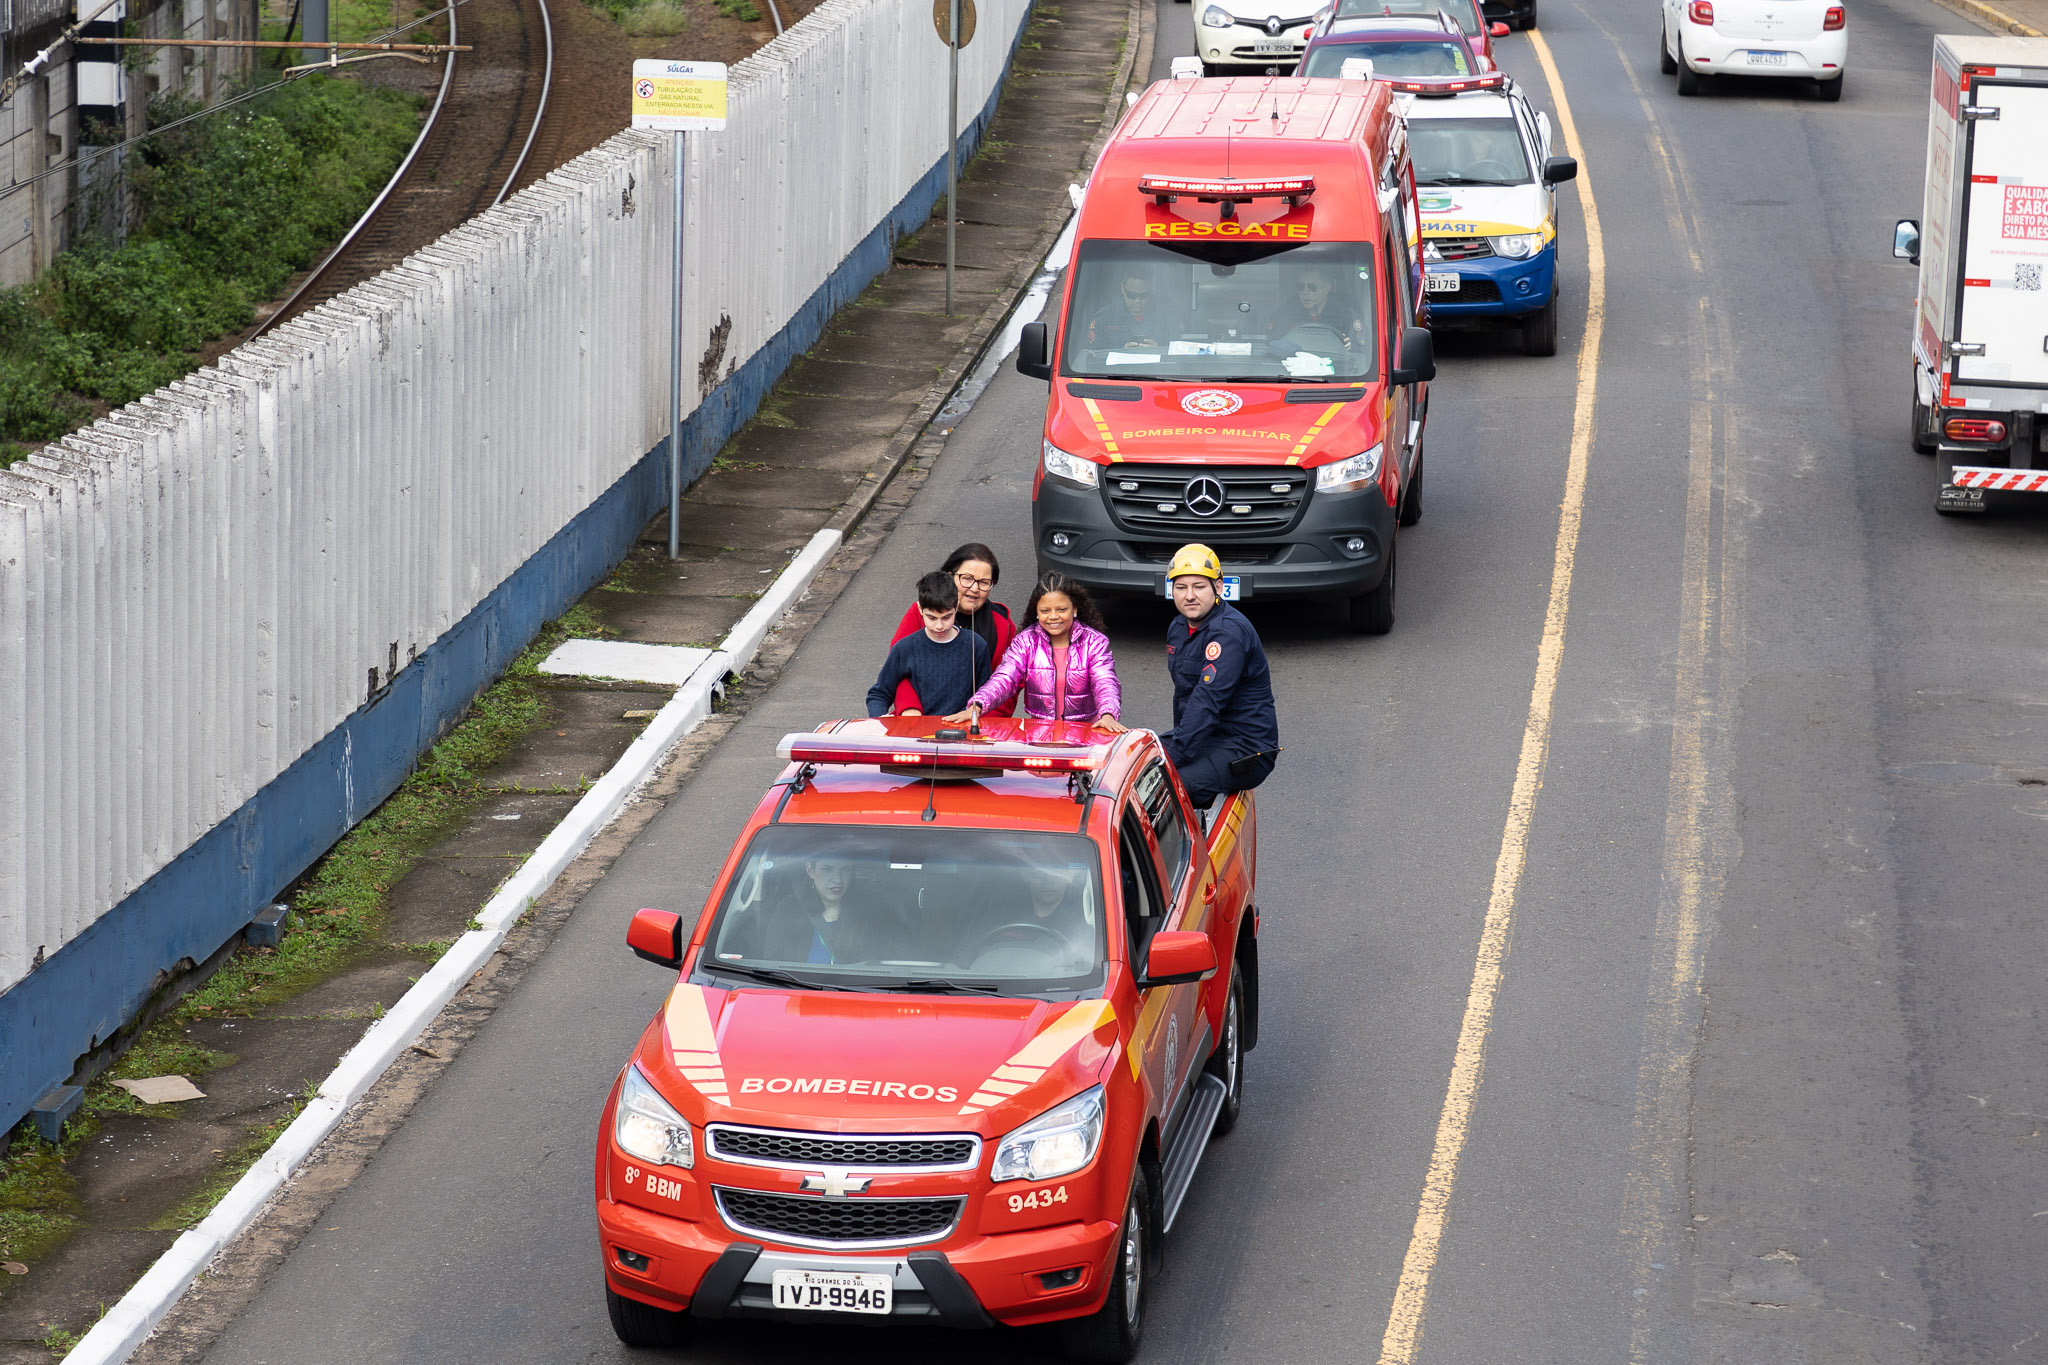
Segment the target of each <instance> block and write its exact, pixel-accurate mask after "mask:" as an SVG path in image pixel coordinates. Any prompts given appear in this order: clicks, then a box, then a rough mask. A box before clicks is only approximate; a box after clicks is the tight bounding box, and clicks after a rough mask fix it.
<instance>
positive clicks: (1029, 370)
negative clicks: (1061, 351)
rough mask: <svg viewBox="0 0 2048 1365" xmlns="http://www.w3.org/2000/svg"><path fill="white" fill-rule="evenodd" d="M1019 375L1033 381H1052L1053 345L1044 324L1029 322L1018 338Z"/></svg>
mask: <svg viewBox="0 0 2048 1365" xmlns="http://www.w3.org/2000/svg"><path fill="white" fill-rule="evenodd" d="M1017 373H1018V374H1021V375H1025V376H1028V377H1029V378H1032V379H1043V380H1046V381H1048V382H1050V381H1051V379H1052V343H1051V341H1050V340H1049V339H1048V338H1047V336H1046V334H1045V324H1044V323H1042V322H1027V323H1025V324H1024V330H1023V332H1022V333H1021V334H1020V335H1019V336H1018V338H1017Z"/></svg>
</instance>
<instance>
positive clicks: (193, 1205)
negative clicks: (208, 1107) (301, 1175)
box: [149, 1081, 320, 1232]
mask: <svg viewBox="0 0 2048 1365" xmlns="http://www.w3.org/2000/svg"><path fill="white" fill-rule="evenodd" d="M319 1090H320V1083H319V1082H318V1081H308V1082H307V1083H306V1088H305V1089H304V1090H303V1091H301V1092H300V1093H299V1094H298V1095H297V1096H296V1097H295V1098H293V1100H292V1102H291V1103H290V1104H288V1105H286V1106H285V1111H284V1113H282V1114H280V1115H279V1116H278V1117H277V1118H275V1119H273V1120H271V1121H270V1122H269V1123H266V1124H264V1125H263V1126H262V1127H261V1128H256V1129H252V1130H251V1131H250V1133H249V1135H248V1136H247V1137H245V1138H243V1139H242V1141H241V1142H240V1143H239V1144H237V1145H236V1146H235V1147H234V1149H233V1150H232V1151H228V1152H223V1153H222V1154H221V1158H220V1165H219V1167H218V1168H216V1169H215V1170H214V1171H213V1172H212V1173H211V1174H209V1175H208V1176H207V1177H206V1180H205V1182H204V1183H203V1184H201V1185H200V1186H199V1188H197V1189H195V1190H193V1191H192V1193H190V1194H188V1195H186V1196H185V1197H184V1198H183V1199H180V1200H179V1201H178V1202H177V1203H176V1204H175V1205H173V1206H172V1207H171V1208H170V1209H168V1210H167V1211H165V1212H164V1213H163V1214H161V1215H159V1216H158V1217H157V1218H156V1219H155V1220H154V1221H152V1222H151V1223H150V1225H149V1227H150V1230H151V1231H152V1232H183V1231H184V1230H185V1229H186V1228H189V1227H192V1226H193V1225H195V1224H196V1223H198V1222H199V1220H200V1219H202V1218H204V1217H206V1215H207V1214H209V1213H212V1212H213V1209H214V1206H215V1205H216V1204H218V1203H220V1201H221V1199H222V1198H223V1197H224V1196H225V1195H226V1194H227V1192H228V1191H229V1190H231V1189H233V1188H234V1187H235V1182H236V1181H237V1180H240V1179H241V1178H242V1176H243V1174H244V1173H245V1172H246V1171H248V1169H249V1168H250V1167H251V1166H253V1165H255V1164H256V1158H257V1157H260V1156H262V1155H263V1153H264V1152H265V1151H267V1150H268V1149H269V1147H270V1144H271V1143H273V1142H275V1141H277V1139H278V1137H279V1135H280V1134H282V1133H283V1132H284V1130H285V1129H287V1128H289V1127H291V1125H292V1120H293V1119H296V1118H297V1117H298V1116H299V1114H300V1113H301V1112H303V1111H304V1109H305V1107H306V1101H308V1100H310V1099H312V1098H313V1096H314V1095H316V1094H318V1093H319Z"/></svg>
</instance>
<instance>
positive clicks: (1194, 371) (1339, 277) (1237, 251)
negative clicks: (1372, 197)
mask: <svg viewBox="0 0 2048 1365" xmlns="http://www.w3.org/2000/svg"><path fill="white" fill-rule="evenodd" d="M1374 288H1375V286H1374V265H1373V252H1372V247H1371V246H1370V245H1368V244H1366V243H1363V242H1302V243H1299V244H1296V245H1274V244H1266V243H1261V244H1259V245H1252V244H1250V243H1238V242H1227V241H1225V242H1219V241H1215V240H1213V239H1211V240H1204V241H1199V242H1196V241H1186V242H1178V241H1177V242H1174V243H1172V244H1171V245H1169V244H1168V243H1165V242H1156V241H1136V242H1134V241H1103V240H1098V241H1092V242H1083V243H1082V244H1081V249H1080V251H1079V253H1078V261H1077V268H1076V273H1075V276H1074V290H1073V294H1072V296H1071V297H1070V299H1069V301H1068V305H1067V324H1066V336H1065V341H1064V344H1063V347H1062V350H1061V361H1062V367H1063V368H1062V372H1063V373H1065V374H1067V375H1070V376H1073V377H1077V378H1096V379H1106V378H1118V379H1163V380H1194V381H1196V382H1202V383H1214V382H1222V381H1231V380H1235V381H1238V382H1248V383H1256V382H1259V381H1262V380H1263V381H1268V382H1279V383H1288V384H1302V383H1310V384H1313V383H1316V382H1318V381H1323V382H1327V383H1356V382H1357V381H1359V380H1361V379H1370V378H1372V377H1373V376H1374V375H1375V374H1376V373H1377V365H1376V359H1375V358H1376V355H1377V352H1378V343H1377V330H1376V328H1375V327H1374V325H1373V299H1374V297H1375V295H1374Z"/></svg>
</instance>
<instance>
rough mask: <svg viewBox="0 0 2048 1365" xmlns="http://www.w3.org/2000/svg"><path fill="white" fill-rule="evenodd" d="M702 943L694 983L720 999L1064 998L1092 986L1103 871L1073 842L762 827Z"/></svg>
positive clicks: (1080, 842) (1097, 965) (1098, 980)
mask: <svg viewBox="0 0 2048 1365" xmlns="http://www.w3.org/2000/svg"><path fill="white" fill-rule="evenodd" d="M945 799H946V788H945V787H943V786H941V787H940V788H938V791H937V800H938V802H939V803H940V804H941V805H943V804H944V802H945ZM704 942H705V947H704V951H703V952H702V954H700V955H699V957H698V960H697V965H696V972H695V976H694V979H696V980H699V981H701V982H704V983H706V984H712V985H719V986H725V987H728V988H731V987H735V986H741V987H744V986H748V985H759V984H765V985H772V986H783V987H798V988H812V989H822V990H863V991H875V990H881V991H906V992H913V993H939V994H949V993H958V994H973V995H998V996H1040V997H1047V996H1049V997H1055V998H1075V997H1078V996H1084V995H1088V994H1091V993H1093V992H1094V991H1095V990H1096V989H1098V988H1099V987H1100V986H1101V984H1102V980H1103V952H1104V937H1103V909H1102V873H1101V861H1100V859H1099V858H1098V857H1097V854H1096V849H1095V845H1094V843H1093V842H1092V841H1090V840H1088V839H1085V838H1082V837H1080V836H1079V835H1061V834H1029V833H1016V832H1012V831H1008V830H967V829H916V830H910V829H900V828H886V829H885V828H872V827H865V826H839V825H834V826H818V825H774V826H771V827H769V828H767V829H764V830H762V831H761V832H760V833H759V834H756V835H755V836H754V839H753V841H752V842H751V843H750V844H748V845H747V852H746V856H745V858H744V859H743V860H742V862H741V864H740V867H739V870H738V872H736V873H735V874H734V875H733V879H732V882H731V884H730V885H729V886H728V887H727V889H726V894H725V900H724V902H723V903H722V904H721V905H720V906H719V908H718V915H717V918H716V919H715V920H714V921H713V923H712V925H711V928H710V931H709V932H708V933H707V934H706V936H705V940H704Z"/></svg>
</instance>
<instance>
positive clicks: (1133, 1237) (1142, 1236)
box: [1060, 1166, 1153, 1365]
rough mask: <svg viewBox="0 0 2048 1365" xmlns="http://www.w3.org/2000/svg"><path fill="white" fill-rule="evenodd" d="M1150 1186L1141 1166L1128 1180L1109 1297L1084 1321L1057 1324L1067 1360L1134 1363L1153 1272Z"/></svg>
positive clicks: (1072, 1320) (1079, 1319)
mask: <svg viewBox="0 0 2048 1365" xmlns="http://www.w3.org/2000/svg"><path fill="white" fill-rule="evenodd" d="M1151 1218H1152V1183H1151V1182H1150V1181H1148V1180H1147V1179H1146V1178H1145V1168H1144V1167H1143V1166H1140V1167H1139V1168H1138V1169H1137V1171H1136V1172H1135V1173H1134V1174H1133V1175H1132V1176H1131V1198H1130V1202H1129V1203H1127V1204H1125V1205H1124V1222H1123V1227H1122V1228H1121V1229H1120V1230H1119V1232H1118V1233H1117V1244H1116V1259H1115V1260H1114V1261H1113V1262H1112V1263H1111V1265H1110V1272H1109V1273H1110V1283H1109V1297H1108V1298H1106V1299H1104V1300H1103V1301H1102V1307H1100V1308H1098V1309H1096V1310H1095V1311H1094V1312H1093V1313H1090V1314H1089V1315H1088V1316H1087V1317H1085V1318H1074V1319H1071V1320H1069V1321H1067V1322H1063V1323H1061V1324H1060V1348H1061V1349H1062V1350H1063V1351H1064V1352H1065V1353H1066V1357H1067V1359H1069V1360H1093V1361H1109V1362H1112V1363H1113V1365H1122V1363H1123V1362H1125V1361H1130V1360H1135V1359H1136V1358H1137V1355H1138V1346H1139V1343H1140V1340H1141V1339H1142V1338H1143V1336H1144V1334H1145V1288H1146V1285H1145V1280H1146V1274H1147V1272H1148V1271H1149V1270H1150V1269H1151V1268H1152V1260H1153V1257H1152V1247H1151V1236H1152V1223H1151Z"/></svg>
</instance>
